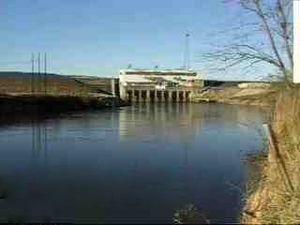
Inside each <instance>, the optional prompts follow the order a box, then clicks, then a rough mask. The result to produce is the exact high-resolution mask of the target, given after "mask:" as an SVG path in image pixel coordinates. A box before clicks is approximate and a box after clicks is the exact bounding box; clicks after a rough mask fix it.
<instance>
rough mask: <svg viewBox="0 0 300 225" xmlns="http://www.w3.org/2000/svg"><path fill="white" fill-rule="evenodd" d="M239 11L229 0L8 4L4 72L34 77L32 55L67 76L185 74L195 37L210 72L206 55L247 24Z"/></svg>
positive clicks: (1, 9) (3, 12)
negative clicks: (130, 70)
mask: <svg viewBox="0 0 300 225" xmlns="http://www.w3.org/2000/svg"><path fill="white" fill-rule="evenodd" d="M229 2H231V1H229ZM237 11H238V10H237V7H236V5H235V4H234V1H232V2H231V3H229V4H224V3H223V1H222V0H50V1H49V0H1V1H0V35H1V37H2V41H1V42H0V52H1V53H0V70H2V71H3V70H17V71H30V69H31V65H30V63H29V61H30V57H31V53H32V52H34V53H38V52H47V54H48V58H49V59H48V64H49V71H51V72H55V73H61V74H86V75H97V76H117V75H118V71H119V69H122V68H126V67H127V65H128V64H132V65H133V67H137V68H153V67H154V66H155V65H159V66H160V68H179V67H181V66H182V64H183V51H184V34H185V32H190V33H191V37H190V49H191V50H190V52H191V53H190V57H191V66H192V68H193V69H196V70H198V71H200V72H203V73H207V72H206V71H205V65H204V64H203V63H202V62H201V60H200V56H201V54H202V53H204V52H207V51H210V48H211V47H210V46H211V45H210V44H211V43H212V42H218V40H220V39H222V40H224V39H228V40H230V39H231V38H232V37H230V36H226V35H225V36H224V35H223V36H221V35H218V36H216V35H215V34H216V33H218V32H219V31H221V30H224V29H227V28H230V27H231V26H234V25H236V24H237V20H242V19H241V18H240V17H238V12H237ZM206 76H208V77H209V76H210V75H209V74H206ZM226 76H227V78H229V79H231V78H232V79H234V78H237V77H239V76H241V75H240V74H238V73H235V74H230V75H228V74H227V75H226Z"/></svg>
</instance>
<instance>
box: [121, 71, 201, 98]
mask: <svg viewBox="0 0 300 225" xmlns="http://www.w3.org/2000/svg"><path fill="white" fill-rule="evenodd" d="M202 86H203V82H202V80H201V79H200V77H199V75H198V74H197V72H195V71H191V70H159V69H154V70H142V69H125V70H120V74H119V88H120V97H121V98H122V99H124V100H128V101H132V102H186V101H189V99H190V96H191V93H193V92H194V91H195V90H198V89H199V87H202Z"/></svg>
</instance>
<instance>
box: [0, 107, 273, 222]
mask: <svg viewBox="0 0 300 225" xmlns="http://www.w3.org/2000/svg"><path fill="white" fill-rule="evenodd" d="M267 115H268V113H267V112H266V111H265V110H263V109H260V108H257V107H250V106H233V105H222V104H161V105H159V104H157V105H147V104H146V105H135V106H130V107H124V108H122V109H118V110H109V109H107V110H103V111H93V112H77V113H66V114H61V115H59V116H55V117H53V116H49V117H47V116H45V115H42V117H43V118H42V119H41V115H39V116H38V115H34V114H33V115H30V116H28V117H26V119H25V120H24V119H22V120H21V119H20V120H18V119H17V120H14V121H13V123H9V122H10V121H6V122H7V123H3V124H1V125H0V195H1V192H2V193H4V194H5V198H4V199H0V222H5V221H10V222H14V221H19V222H82V223H96V222H104V223H118V222H122V223H162V222H165V223H166V222H167V223H170V222H172V218H173V215H174V212H175V211H176V210H178V209H180V208H182V207H184V206H186V205H188V204H193V205H194V206H195V207H197V208H198V210H199V211H201V213H202V214H203V215H205V217H206V218H208V219H209V220H210V222H237V221H238V219H239V213H240V211H241V207H242V206H243V194H244V191H245V183H246V180H247V173H248V171H247V170H248V169H249V167H248V166H247V163H245V160H244V159H245V157H246V156H247V155H248V154H252V153H258V152H260V151H261V150H262V148H263V141H262V136H261V133H260V128H261V124H262V123H263V122H265V121H266V120H267V117H268V116H267Z"/></svg>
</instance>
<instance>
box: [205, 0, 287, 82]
mask: <svg viewBox="0 0 300 225" xmlns="http://www.w3.org/2000/svg"><path fill="white" fill-rule="evenodd" d="M228 1H230V0H225V1H224V3H226V2H227V3H228ZM231 1H232V0H231ZM237 1H238V3H239V6H240V8H241V9H242V10H243V12H245V13H249V16H251V20H252V22H250V23H247V24H246V25H245V26H247V28H249V31H250V32H248V33H240V34H239V36H238V37H235V38H234V40H232V41H230V42H231V43H228V44H226V45H222V46H221V47H220V48H219V49H217V50H215V51H214V52H210V53H207V54H204V58H205V60H208V61H213V62H214V65H216V62H217V61H219V62H221V63H220V64H219V65H221V66H220V68H219V69H221V70H225V69H228V68H231V67H235V66H238V65H239V66H241V65H242V66H243V67H244V68H251V67H252V66H254V65H256V64H263V63H267V64H269V65H272V66H274V68H277V69H278V70H279V71H280V73H281V74H282V77H283V78H284V80H286V81H289V79H290V77H289V76H290V73H291V71H292V68H293V52H292V49H293V48H292V33H293V32H292V31H293V30H292V29H293V24H292V13H291V12H292V0H237ZM257 34H259V35H260V36H257ZM255 35H256V36H255ZM254 36H255V37H254ZM245 37H247V39H246V41H245ZM249 38H250V39H249ZM251 38H253V39H252V40H251Z"/></svg>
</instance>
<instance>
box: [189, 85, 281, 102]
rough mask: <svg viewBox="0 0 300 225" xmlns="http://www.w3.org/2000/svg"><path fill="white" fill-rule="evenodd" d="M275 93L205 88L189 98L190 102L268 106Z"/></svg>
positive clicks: (257, 89) (270, 89)
mask: <svg viewBox="0 0 300 225" xmlns="http://www.w3.org/2000/svg"><path fill="white" fill-rule="evenodd" d="M276 94H277V91H276V90H274V89H272V88H269V87H264V88H239V87H207V88H204V89H202V90H201V91H200V92H199V93H197V94H193V95H192V96H191V101H192V102H195V103H200V102H217V103H226V104H238V105H254V106H270V105H272V104H273V103H274V102H275V99H276Z"/></svg>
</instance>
